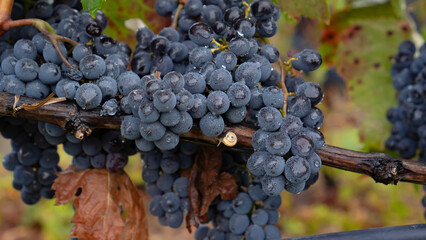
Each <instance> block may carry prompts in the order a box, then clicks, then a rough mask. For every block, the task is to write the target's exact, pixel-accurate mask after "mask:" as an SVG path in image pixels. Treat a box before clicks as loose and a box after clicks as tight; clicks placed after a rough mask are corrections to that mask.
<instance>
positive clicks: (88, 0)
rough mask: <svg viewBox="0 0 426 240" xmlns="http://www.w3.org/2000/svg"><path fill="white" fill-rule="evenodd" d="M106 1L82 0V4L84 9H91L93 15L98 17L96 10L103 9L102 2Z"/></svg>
mask: <svg viewBox="0 0 426 240" xmlns="http://www.w3.org/2000/svg"><path fill="white" fill-rule="evenodd" d="M104 2H106V0H81V4H82V5H83V9H86V10H87V11H89V13H90V15H92V17H96V12H97V11H98V10H100V9H102V4H103V3H104Z"/></svg>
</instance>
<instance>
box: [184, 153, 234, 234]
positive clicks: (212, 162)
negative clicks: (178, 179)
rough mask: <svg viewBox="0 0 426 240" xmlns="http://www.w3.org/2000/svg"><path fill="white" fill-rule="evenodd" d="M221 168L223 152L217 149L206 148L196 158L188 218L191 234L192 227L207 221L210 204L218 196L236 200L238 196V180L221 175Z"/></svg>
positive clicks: (191, 177) (225, 174) (190, 186)
mask: <svg viewBox="0 0 426 240" xmlns="http://www.w3.org/2000/svg"><path fill="white" fill-rule="evenodd" d="M221 167H222V152H221V151H218V149H217V148H208V147H204V148H202V149H201V151H199V152H198V154H197V155H196V157H195V163H194V166H193V167H192V171H191V176H190V178H189V198H190V202H191V210H190V212H189V213H188V215H187V218H186V220H187V228H188V230H189V231H190V232H191V225H194V226H198V225H199V224H200V222H204V221H206V220H207V213H208V210H209V207H210V204H211V203H212V202H213V200H214V199H215V198H216V197H217V196H219V195H220V196H221V197H222V199H234V198H235V197H236V196H237V194H238V185H237V183H236V179H235V178H234V177H233V176H232V175H231V174H229V173H227V172H222V173H220V169H221ZM219 173H220V174H219Z"/></svg>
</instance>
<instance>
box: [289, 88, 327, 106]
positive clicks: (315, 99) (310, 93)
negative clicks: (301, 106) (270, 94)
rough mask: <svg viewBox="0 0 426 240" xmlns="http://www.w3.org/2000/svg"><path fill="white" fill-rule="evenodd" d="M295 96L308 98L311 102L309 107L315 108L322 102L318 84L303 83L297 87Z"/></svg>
mask: <svg viewBox="0 0 426 240" xmlns="http://www.w3.org/2000/svg"><path fill="white" fill-rule="evenodd" d="M296 95H297V96H304V97H306V98H308V99H309V100H310V101H311V105H312V106H315V105H317V104H319V103H320V102H321V101H322V98H323V96H324V93H323V91H322V89H321V87H320V85H319V84H317V83H313V82H305V83H302V84H300V85H299V86H297V90H296Z"/></svg>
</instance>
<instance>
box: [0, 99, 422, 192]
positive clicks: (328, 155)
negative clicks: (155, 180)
mask: <svg viewBox="0 0 426 240" xmlns="http://www.w3.org/2000/svg"><path fill="white" fill-rule="evenodd" d="M14 99H15V98H14V95H12V94H9V93H3V92H0V115H4V116H15V117H21V118H27V119H34V120H38V121H44V122H49V123H53V124H57V125H60V126H61V127H63V128H65V129H66V130H67V131H69V132H72V133H76V132H80V133H81V134H90V130H91V129H95V128H107V129H120V124H121V119H122V117H106V116H102V117H101V116H100V115H99V112H100V110H99V109H95V110H92V111H84V110H81V109H80V108H79V107H78V106H77V105H76V104H75V103H73V102H59V103H55V104H50V105H45V106H42V107H40V108H38V109H36V110H33V111H27V110H25V109H22V110H19V111H17V112H15V113H14V111H13V104H14ZM37 102H40V100H39V99H34V98H29V97H24V96H21V97H20V99H19V102H18V103H17V106H18V107H19V106H20V105H22V104H34V103H37ZM229 131H232V132H234V133H235V134H236V136H237V137H238V143H237V145H236V146H235V147H233V149H235V150H239V151H252V148H251V138H252V136H253V133H254V132H255V131H256V129H254V128H252V127H249V126H242V125H238V126H228V127H226V128H225V131H224V133H223V135H225V134H226V133H227V132H229ZM181 137H182V139H183V140H185V141H192V142H194V141H195V142H197V143H199V144H207V145H211V146H213V145H214V146H217V145H218V142H219V141H220V138H210V137H207V136H205V135H203V134H202V133H201V131H200V129H199V128H198V127H196V126H194V127H193V129H192V130H191V131H190V132H189V133H186V134H183V135H181ZM221 147H224V146H223V145H221ZM317 153H318V154H319V155H320V157H321V159H322V162H323V164H324V165H326V166H330V167H334V168H339V169H343V170H347V171H351V172H357V173H361V174H365V175H368V176H370V177H372V178H373V179H374V180H375V181H376V182H380V183H384V184H397V183H398V182H399V181H405V182H412V183H419V184H426V164H424V163H421V162H417V161H411V160H404V159H397V158H393V157H391V156H389V155H386V154H384V153H363V152H357V151H352V150H348V149H343V148H339V147H334V146H329V145H325V146H324V147H323V148H321V149H320V150H318V151H317Z"/></svg>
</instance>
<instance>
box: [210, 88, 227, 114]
mask: <svg viewBox="0 0 426 240" xmlns="http://www.w3.org/2000/svg"><path fill="white" fill-rule="evenodd" d="M229 106H230V101H229V98H228V96H227V95H226V93H224V92H222V91H213V92H210V93H209V95H208V97H207V108H208V109H209V110H210V112H212V113H213V114H218V115H220V114H223V113H225V112H227V111H228V109H229Z"/></svg>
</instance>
